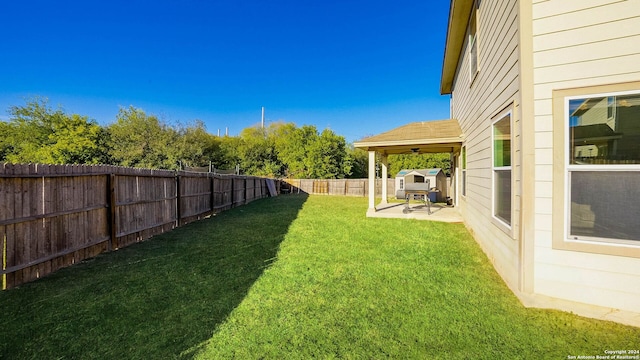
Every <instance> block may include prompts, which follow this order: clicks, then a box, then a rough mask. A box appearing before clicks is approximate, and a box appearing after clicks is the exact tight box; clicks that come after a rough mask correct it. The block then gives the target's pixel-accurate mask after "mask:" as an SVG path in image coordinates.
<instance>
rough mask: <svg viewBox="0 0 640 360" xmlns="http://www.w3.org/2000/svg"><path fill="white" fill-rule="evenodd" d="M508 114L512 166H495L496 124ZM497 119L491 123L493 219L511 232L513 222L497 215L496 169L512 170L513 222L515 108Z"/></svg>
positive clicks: (504, 229) (499, 225) (511, 198)
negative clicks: (508, 221)
mask: <svg viewBox="0 0 640 360" xmlns="http://www.w3.org/2000/svg"><path fill="white" fill-rule="evenodd" d="M506 116H509V129H510V130H509V131H510V133H509V136H510V137H511V141H510V142H509V146H510V148H509V151H510V155H509V156H510V157H511V162H512V164H511V166H502V167H495V166H494V164H495V149H494V144H495V139H494V130H493V128H494V126H495V125H496V123H497V122H499V121H500V120H502V119H504V118H505V117H506ZM495 119H496V120H495V121H493V122H492V123H491V220H492V221H493V223H494V224H495V225H497V226H498V227H499V228H501V229H502V230H503V231H504V232H507V233H509V234H510V235H512V234H511V231H512V229H513V228H512V225H511V224H507V223H506V222H504V221H503V220H502V219H500V218H499V217H497V216H496V215H495V214H496V186H495V184H496V182H495V181H496V179H495V177H496V176H495V171H496V170H509V171H510V172H511V195H510V199H509V201H510V202H511V214H510V215H511V216H510V217H511V223H512V224H513V210H514V207H513V189H514V186H513V181H514V176H513V110H511V109H509V110H508V111H505V112H502V113H500V114H499V115H498V116H496V117H495Z"/></svg>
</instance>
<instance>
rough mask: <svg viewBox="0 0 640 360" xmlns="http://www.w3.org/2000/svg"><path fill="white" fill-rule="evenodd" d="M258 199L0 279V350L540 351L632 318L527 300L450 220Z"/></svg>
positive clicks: (130, 355) (195, 353) (632, 336)
mask: <svg viewBox="0 0 640 360" xmlns="http://www.w3.org/2000/svg"><path fill="white" fill-rule="evenodd" d="M366 207H367V199H361V198H346V197H327V196H311V197H308V198H307V197H306V196H302V195H290V196H281V197H278V198H275V199H264V200H260V201H256V202H254V203H251V204H249V205H247V206H243V207H240V208H236V209H233V210H230V211H227V212H225V213H222V214H219V215H217V216H215V217H213V218H211V219H208V220H204V221H200V222H197V223H193V224H190V225H187V226H185V227H183V228H180V229H177V230H175V231H172V232H170V233H167V234H164V235H162V236H158V237H155V238H153V239H152V240H150V241H147V242H144V243H141V244H136V245H133V246H130V247H128V248H125V249H121V250H119V251H117V252H113V253H109V254H104V255H102V256H99V257H97V258H96V259H93V260H90V261H87V262H85V263H82V264H79V265H77V266H74V267H71V268H67V269H64V270H61V271H59V272H57V273H55V274H53V275H51V276H49V277H46V278H45V279H42V280H39V281H36V282H34V283H31V284H27V285H24V286H22V287H20V288H17V289H13V290H10V291H5V292H0V324H1V325H0V358H7V359H14V358H15V359H84V358H96V359H166V358H193V357H196V358H202V359H231V358H236V359H247V358H248V359H253V358H270V359H282V358H287V359H292V358H293V359H304V358H311V357H315V358H323V359H327V358H329V359H330V358H346V359H370V358H373V359H379V358H417V359H431V358H443V359H451V358H465V359H467V358H471V359H476V358H500V359H502V358H522V359H531V358H536V359H537V358H545V359H554V358H555V359H566V358H567V356H568V355H597V354H598V355H603V354H604V353H603V352H604V350H606V349H636V348H638V347H639V346H640V340H639V339H640V329H639V328H634V327H629V326H623V325H619V324H616V323H611V322H606V321H598V320H592V319H587V318H582V317H578V316H575V315H572V314H568V313H563V312H559V311H549V310H539V309H525V308H524V307H523V306H522V305H521V304H520V303H519V302H518V300H517V299H516V297H515V296H514V295H513V294H512V293H511V292H510V291H509V290H508V289H507V287H506V286H505V285H504V283H503V282H502V280H501V279H500V277H499V276H498V275H497V273H496V272H495V271H494V269H493V267H492V266H491V264H490V263H489V261H488V260H487V258H486V257H485V255H484V254H483V253H482V251H481V250H480V249H479V247H478V246H477V244H476V243H475V242H474V240H473V239H472V238H471V236H470V235H469V233H468V232H467V231H466V230H465V228H464V226H462V225H461V224H445V223H433V222H426V221H415V220H400V219H367V218H365V216H364V213H365V211H366Z"/></svg>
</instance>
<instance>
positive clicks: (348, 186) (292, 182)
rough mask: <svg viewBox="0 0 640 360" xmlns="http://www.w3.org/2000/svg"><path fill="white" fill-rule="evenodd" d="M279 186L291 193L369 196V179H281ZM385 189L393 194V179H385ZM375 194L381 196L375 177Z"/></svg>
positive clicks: (379, 185)
mask: <svg viewBox="0 0 640 360" xmlns="http://www.w3.org/2000/svg"><path fill="white" fill-rule="evenodd" d="M281 186H282V187H283V188H284V189H286V191H287V192H291V193H306V194H316V195H344V196H365V197H366V196H369V179H324V180H320V179H283V180H282V183H281ZM387 190H388V193H389V194H390V195H391V194H395V180H394V179H387ZM376 196H382V179H376Z"/></svg>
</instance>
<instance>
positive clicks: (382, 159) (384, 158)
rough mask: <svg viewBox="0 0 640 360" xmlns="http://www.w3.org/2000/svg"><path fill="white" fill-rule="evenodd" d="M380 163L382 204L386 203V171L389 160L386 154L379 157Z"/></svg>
mask: <svg viewBox="0 0 640 360" xmlns="http://www.w3.org/2000/svg"><path fill="white" fill-rule="evenodd" d="M380 165H382V204H386V203H387V197H388V193H387V182H388V181H387V177H388V176H387V171H388V168H389V161H388V158H387V155H386V154H383V155H382V156H381V157H380Z"/></svg>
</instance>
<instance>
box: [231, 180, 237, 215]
mask: <svg viewBox="0 0 640 360" xmlns="http://www.w3.org/2000/svg"><path fill="white" fill-rule="evenodd" d="M235 195H236V177H235V176H231V208H233V207H234V205H235V199H234V198H235Z"/></svg>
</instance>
